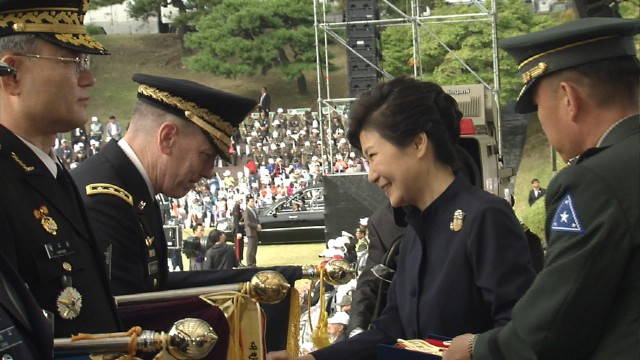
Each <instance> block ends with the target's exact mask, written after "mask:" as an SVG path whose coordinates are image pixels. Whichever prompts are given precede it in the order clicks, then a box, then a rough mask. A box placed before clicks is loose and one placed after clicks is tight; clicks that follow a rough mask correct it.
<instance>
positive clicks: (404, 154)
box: [360, 129, 423, 207]
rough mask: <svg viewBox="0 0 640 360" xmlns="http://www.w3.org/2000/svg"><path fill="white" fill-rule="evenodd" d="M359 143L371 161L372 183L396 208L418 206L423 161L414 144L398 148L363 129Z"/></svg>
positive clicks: (370, 175)
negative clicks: (419, 174) (419, 171)
mask: <svg viewBox="0 0 640 360" xmlns="http://www.w3.org/2000/svg"><path fill="white" fill-rule="evenodd" d="M360 143H361V144H362V153H363V154H364V156H365V157H366V158H367V160H368V161H369V182H370V183H374V184H376V185H378V187H380V188H381V189H382V190H383V191H384V193H385V195H386V196H387V197H388V198H389V201H390V202H391V205H393V206H394V207H398V206H405V205H410V204H415V202H416V197H417V196H418V194H419V191H418V189H419V188H421V187H422V186H421V185H423V184H420V183H419V182H417V181H416V179H417V177H416V175H417V171H416V170H418V167H419V166H420V161H419V159H418V157H417V156H416V152H415V151H412V149H413V148H415V147H414V146H413V143H411V144H409V145H408V146H407V147H405V148H399V147H397V146H396V145H394V144H392V143H390V142H389V141H387V140H386V139H384V138H383V137H382V136H381V135H380V133H379V132H377V131H375V130H373V129H365V130H362V132H361V133H360Z"/></svg>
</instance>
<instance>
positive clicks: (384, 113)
mask: <svg viewBox="0 0 640 360" xmlns="http://www.w3.org/2000/svg"><path fill="white" fill-rule="evenodd" d="M461 118H462V112H461V111H460V110H459V109H458V104H457V103H456V101H455V99H454V98H453V97H451V96H450V95H449V94H447V93H445V92H444V90H443V89H442V88H441V87H440V86H439V85H437V84H435V83H432V82H426V81H419V80H415V79H411V78H407V77H398V78H395V79H393V80H391V81H389V82H385V83H381V84H378V85H377V86H376V87H375V88H373V89H372V90H371V91H370V92H367V93H364V94H362V95H360V96H359V97H358V98H357V99H356V101H355V103H354V105H353V106H352V108H351V112H350V116H349V130H348V131H347V139H348V140H349V142H350V143H351V146H353V147H355V148H356V149H358V150H359V151H362V144H361V143H360V133H361V132H362V131H363V130H375V131H376V132H378V133H380V135H381V136H382V137H383V138H384V139H385V140H387V141H389V142H390V143H392V144H393V145H395V146H397V147H406V146H408V145H409V144H410V143H411V142H412V141H413V140H414V139H415V136H416V135H418V134H420V133H426V134H427V136H428V138H429V141H430V142H431V143H432V144H434V151H435V156H436V159H437V160H438V161H439V162H441V163H443V164H447V165H450V166H451V167H452V168H454V169H457V168H458V167H459V162H458V156H457V155H456V153H457V150H455V149H456V145H457V144H458V141H459V139H460V119H461Z"/></svg>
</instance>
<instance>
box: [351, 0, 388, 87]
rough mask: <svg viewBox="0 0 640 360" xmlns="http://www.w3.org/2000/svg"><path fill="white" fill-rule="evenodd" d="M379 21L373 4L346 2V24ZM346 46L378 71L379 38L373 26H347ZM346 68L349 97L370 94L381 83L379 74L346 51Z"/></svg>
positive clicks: (362, 0) (370, 1) (363, 0)
mask: <svg viewBox="0 0 640 360" xmlns="http://www.w3.org/2000/svg"><path fill="white" fill-rule="evenodd" d="M367 20H378V9H377V6H376V0H347V1H346V2H345V21H346V22H351V21H367ZM347 45H348V46H349V47H350V48H351V49H353V50H355V51H356V52H357V53H358V54H360V55H362V56H363V57H364V58H365V59H367V60H368V61H369V62H371V63H372V64H373V65H375V66H378V67H379V62H380V60H381V52H380V46H379V45H380V35H379V34H378V29H377V27H376V25H375V24H371V23H368V24H347ZM347 65H348V67H349V70H348V74H349V95H350V97H357V96H358V95H360V94H361V93H363V92H366V91H369V90H371V88H373V87H374V86H375V85H376V84H377V83H378V80H379V79H380V73H379V72H378V71H377V70H376V68H374V67H372V66H371V65H369V64H368V63H367V62H366V61H364V60H362V59H361V58H360V57H358V56H357V55H356V54H354V53H353V52H351V51H350V50H349V49H347Z"/></svg>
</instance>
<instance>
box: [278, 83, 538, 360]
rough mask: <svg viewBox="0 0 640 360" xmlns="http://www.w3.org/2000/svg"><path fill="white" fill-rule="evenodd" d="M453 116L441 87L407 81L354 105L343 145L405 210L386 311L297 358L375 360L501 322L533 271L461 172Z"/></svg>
mask: <svg viewBox="0 0 640 360" xmlns="http://www.w3.org/2000/svg"><path fill="white" fill-rule="evenodd" d="M461 117H462V113H461V112H460V111H459V110H458V106H457V104H456V102H455V100H454V99H453V98H452V97H451V96H449V95H447V94H446V93H445V92H444V91H443V90H442V88H441V87H440V86H438V85H436V84H434V83H428V82H421V81H417V80H413V79H408V78H397V79H394V80H392V81H389V82H386V83H383V84H379V85H378V86H377V87H376V88H375V89H373V90H372V91H371V92H370V93H366V94H364V95H362V96H361V97H360V98H358V100H357V101H356V102H355V104H354V106H353V108H352V110H351V117H350V123H349V131H348V134H347V135H348V138H349V141H350V142H351V145H352V146H354V147H355V148H357V149H359V150H360V151H361V152H362V154H363V155H364V156H365V157H366V159H367V160H368V161H369V182H371V183H374V184H376V185H378V186H379V187H380V188H381V189H382V190H383V191H384V192H385V194H386V196H387V197H388V198H389V200H390V202H391V204H392V205H393V206H394V207H396V208H398V207H404V208H405V209H404V210H406V211H407V213H406V217H405V218H404V220H403V221H404V222H406V223H407V225H408V226H407V230H406V233H405V236H404V238H403V240H402V243H401V247H400V255H399V259H398V268H397V270H396V274H395V277H394V279H393V282H392V283H391V287H390V289H389V298H388V304H387V307H386V308H385V310H384V311H383V313H382V315H381V316H380V317H379V318H378V319H377V320H376V321H374V323H373V329H371V330H368V331H365V332H362V333H360V334H359V335H357V336H355V337H353V338H351V339H349V340H347V341H343V342H341V343H337V344H334V345H332V346H329V347H327V348H324V349H320V350H317V351H315V352H313V353H312V354H310V355H305V357H302V359H318V360H321V359H331V360H336V359H375V358H376V354H377V347H376V345H377V344H394V343H395V342H396V341H397V339H399V338H401V339H424V338H426V337H427V336H429V335H431V334H435V335H441V336H448V337H452V336H455V335H456V334H458V333H461V331H462V333H465V332H471V333H474V332H478V331H481V329H485V330H487V329H491V328H494V327H497V326H501V325H503V324H505V323H506V322H508V321H509V319H510V317H511V308H512V307H513V305H514V304H515V303H516V301H517V300H518V299H519V298H520V297H521V296H522V295H523V294H524V292H525V291H526V290H527V288H528V287H529V286H530V285H531V283H532V281H533V278H534V276H535V273H534V270H533V268H532V266H531V260H530V259H531V256H530V253H529V248H528V246H527V241H526V238H525V235H524V233H523V230H522V227H521V226H520V224H519V222H518V220H517V219H516V217H515V215H514V213H513V211H512V209H511V207H510V205H509V203H508V202H506V201H505V200H503V199H501V198H498V197H496V196H494V195H492V194H489V193H488V192H485V191H483V190H481V189H480V188H478V187H475V186H473V185H471V184H470V183H469V181H468V180H467V179H466V177H465V176H464V175H463V174H462V172H460V171H459V170H460V168H461V167H460V165H459V160H458V154H457V151H458V150H457V149H458V147H457V143H458V139H459V133H460V130H459V120H460V118H461ZM463 329H464V330H463ZM269 358H270V359H271V360H277V359H289V358H290V357H289V356H288V355H286V354H284V353H273V354H271V355H270V356H269Z"/></svg>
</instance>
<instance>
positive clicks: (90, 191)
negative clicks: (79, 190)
mask: <svg viewBox="0 0 640 360" xmlns="http://www.w3.org/2000/svg"><path fill="white" fill-rule="evenodd" d="M85 191H86V192H87V195H96V194H107V195H114V196H117V197H119V198H120V199H122V200H124V201H126V202H127V203H128V204H129V205H131V206H133V196H131V194H129V193H128V192H127V191H126V190H125V189H123V188H121V187H119V186H115V185H112V184H106V183H96V184H89V185H87V186H86V187H85Z"/></svg>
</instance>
